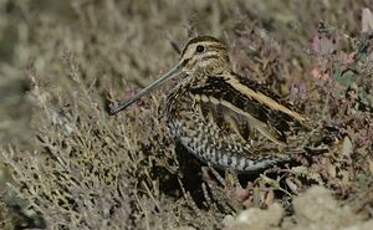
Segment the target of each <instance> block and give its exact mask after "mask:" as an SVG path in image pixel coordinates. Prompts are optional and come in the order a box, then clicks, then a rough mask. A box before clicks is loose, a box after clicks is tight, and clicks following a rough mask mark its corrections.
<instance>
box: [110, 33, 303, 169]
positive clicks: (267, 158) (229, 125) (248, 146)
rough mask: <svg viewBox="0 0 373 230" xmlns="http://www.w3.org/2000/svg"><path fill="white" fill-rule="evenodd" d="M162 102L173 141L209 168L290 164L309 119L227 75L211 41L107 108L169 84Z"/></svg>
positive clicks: (200, 40) (222, 52) (223, 57)
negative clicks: (167, 91)
mask: <svg viewBox="0 0 373 230" xmlns="http://www.w3.org/2000/svg"><path fill="white" fill-rule="evenodd" d="M174 78H179V81H178V83H177V85H176V87H174V88H173V89H172V90H171V91H170V93H169V94H168V95H167V98H166V102H165V118H166V119H165V120H166V123H167V127H168V129H169V131H170V133H171V135H172V136H173V138H175V140H176V141H177V142H178V143H181V144H182V145H183V146H184V147H185V148H186V149H187V150H188V152H190V153H191V154H192V155H194V156H195V157H196V158H198V159H199V160H200V161H202V162H204V163H206V164H208V165H209V166H212V167H215V168H218V169H223V170H230V171H233V172H237V173H253V172H257V171H259V170H262V169H266V168H269V167H271V166H274V165H276V164H281V163H285V162H289V161H292V160H293V159H294V155H296V152H297V151H298V150H299V148H297V147H299V146H297V145H300V144H299V141H296V140H297V138H296V137H297V136H298V135H302V134H304V133H307V132H309V129H310V127H309V123H310V122H309V119H308V118H307V117H305V116H304V115H303V114H301V113H300V112H299V111H297V110H296V109H295V108H294V106H292V105H291V103H289V102H288V101H287V100H286V99H285V98H282V97H280V96H278V95H277V94H275V93H274V92H272V91H271V90H270V88H268V87H267V86H266V85H264V84H260V83H258V82H256V81H254V80H252V79H250V78H249V77H247V76H241V75H239V74H237V73H235V72H234V71H233V69H232V64H231V61H230V58H229V52H228V48H227V46H226V44H225V43H224V42H222V41H221V40H219V39H217V38H215V37H213V36H197V37H194V38H192V39H190V40H189V41H188V42H187V43H186V45H185V46H184V49H183V50H182V52H181V54H180V59H179V61H178V63H177V64H176V65H175V66H174V67H173V68H171V69H170V70H169V71H168V72H167V73H166V74H164V75H163V76H161V77H160V78H159V79H158V80H156V81H154V82H153V83H151V84H150V85H149V86H147V87H145V88H144V89H142V90H141V91H140V92H139V93H138V94H136V95H135V96H133V97H132V98H130V99H128V100H123V101H121V102H119V103H116V104H115V105H114V106H111V107H110V109H109V114H110V115H114V114H117V113H118V112H120V111H122V110H124V109H126V108H127V107H129V106H130V105H132V104H133V103H135V102H136V101H138V100H139V99H140V98H141V97H143V96H145V95H147V94H149V93H151V92H152V91H153V90H155V89H157V88H159V87H161V86H162V85H163V83H165V82H166V81H168V80H170V79H174Z"/></svg>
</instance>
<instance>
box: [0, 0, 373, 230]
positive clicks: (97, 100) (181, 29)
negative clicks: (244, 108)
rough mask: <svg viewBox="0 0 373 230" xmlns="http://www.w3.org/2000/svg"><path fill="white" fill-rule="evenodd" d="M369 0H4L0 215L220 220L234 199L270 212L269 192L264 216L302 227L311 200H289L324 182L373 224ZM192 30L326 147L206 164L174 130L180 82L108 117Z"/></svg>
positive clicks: (8, 219)
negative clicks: (325, 131) (280, 100)
mask: <svg viewBox="0 0 373 230" xmlns="http://www.w3.org/2000/svg"><path fill="white" fill-rule="evenodd" d="M368 3H369V1H368V0H366V1H364V0H359V1H352V0H351V1H347V0H344V1H338V3H335V2H331V1H316V2H314V1H291V0H288V1H281V3H280V2H278V3H277V2H276V3H275V2H273V1H265V2H264V3H259V2H256V1H228V0H220V1H215V2H210V1H197V0H195V1H166V0H157V1H145V0H140V1H115V0H106V1H94V0H74V1H53V3H52V2H51V1H47V0H37V1H35V0H34V1H31V0H28V1H25V0H2V1H0V11H1V13H0V31H1V32H0V75H1V79H0V103H1V105H0V119H1V120H0V144H1V146H2V147H1V148H0V159H1V162H2V164H1V165H0V183H1V184H0V195H1V202H0V228H1V229H13V228H21V227H47V228H48V229H175V228H176V227H179V228H180V229H188V228H187V227H191V228H196V229H216V228H219V229H220V228H224V227H226V228H228V229H230V228H233V227H234V224H232V222H229V221H227V220H229V219H230V221H233V223H234V221H235V217H233V216H235V215H236V213H240V212H241V211H242V210H243V209H248V210H252V212H250V213H254V214H250V215H254V217H255V215H259V216H264V217H265V216H266V215H267V216H268V214H266V212H267V211H266V210H267V209H266V208H268V207H269V209H268V213H270V215H272V214H273V213H274V215H275V216H276V218H277V219H276V220H273V222H270V223H272V224H271V226H267V225H263V223H264V222H265V221H267V220H266V218H263V222H261V223H258V226H264V227H263V228H264V229H270V228H273V229H281V228H284V229H286V228H289V226H290V227H292V228H294V229H302V227H310V226H311V223H309V222H307V221H305V220H304V218H309V216H308V214H307V213H306V212H307V210H308V205H307V201H304V199H303V203H302V198H300V200H301V201H298V202H297V201H296V202H295V203H293V200H294V199H295V200H297V199H298V194H301V193H303V192H304V191H306V190H307V189H308V188H310V187H312V186H313V185H321V186H324V187H326V188H327V189H329V192H326V191H324V190H323V192H321V193H322V194H321V193H320V194H321V195H320V197H322V198H320V199H326V200H327V201H328V200H329V201H330V202H331V203H332V204H333V205H334V206H333V207H334V208H336V207H348V209H349V211H348V212H346V213H347V214H349V215H350V214H351V215H350V216H351V218H352V219H353V220H351V221H349V222H348V224H346V225H351V226H365V225H366V226H368V225H369V224H371V222H365V221H366V220H367V219H369V218H372V215H373V213H372V207H373V194H372V190H373V179H372V173H373V157H372V155H373V154H372V153H373V150H372V148H373V141H372V138H371V136H372V132H373V127H372V123H373V116H372V113H373V111H372V107H373V105H372V104H373V92H372V91H371V87H370V86H371V85H373V80H372V79H373V77H372V73H373V72H372V71H373V68H372V66H373V65H372V61H373V53H372V52H373V40H372V36H371V35H370V36H369V35H368V34H363V33H361V12H362V9H363V8H364V7H368ZM369 7H371V6H369ZM371 10H373V9H371ZM321 20H322V21H324V23H323V24H319V22H320V21H321ZM194 34H211V35H214V36H217V37H220V38H222V39H224V40H225V41H227V42H228V43H229V46H230V48H231V56H232V60H233V62H234V68H235V70H236V71H237V72H239V73H241V74H243V75H246V76H248V77H251V78H253V79H255V80H258V81H262V82H265V83H268V84H269V85H270V86H271V87H272V88H273V90H275V91H277V93H279V94H282V95H283V96H287V97H288V98H289V99H290V100H292V101H293V103H294V104H296V105H297V106H298V107H299V108H301V109H302V110H303V111H304V112H305V113H306V114H307V115H308V116H309V117H311V118H312V119H314V120H315V121H317V122H316V124H318V125H320V126H321V125H325V124H326V125H328V126H331V127H337V128H338V129H339V130H341V131H342V132H343V133H344V134H346V137H345V138H342V139H341V140H340V143H339V144H337V145H336V146H334V147H333V148H332V149H331V150H330V151H329V152H327V153H325V154H322V155H317V156H311V157H303V158H302V157H300V158H301V159H300V161H302V162H304V163H303V164H302V165H298V166H296V167H292V168H281V169H279V168H274V169H270V170H267V171H265V172H263V174H260V175H253V176H250V177H249V178H247V177H244V178H241V177H240V178H235V177H234V176H232V175H229V174H227V175H224V174H221V173H220V172H215V174H214V173H211V171H209V172H207V171H206V170H204V169H202V170H201V165H200V164H199V163H198V162H197V161H196V160H194V159H191V157H190V156H189V155H187V154H185V151H184V150H183V149H182V148H180V146H175V143H174V142H173V140H172V139H171V138H170V137H169V134H168V131H167V129H166V127H165V125H164V121H163V117H162V116H163V109H164V105H163V101H164V98H165V96H166V94H165V93H164V92H166V91H167V89H169V88H170V87H172V84H175V83H169V84H168V85H167V86H165V87H164V90H162V91H161V92H157V93H154V94H153V96H151V97H147V98H144V99H143V101H142V102H141V103H139V104H138V105H137V106H134V107H133V108H131V109H130V110H129V111H127V112H125V113H122V114H120V115H119V116H116V117H114V118H113V117H108V115H107V114H106V112H105V106H106V105H107V103H108V100H112V99H120V98H124V97H128V96H130V95H132V94H133V93H134V91H136V90H138V89H139V88H141V87H144V86H145V85H147V84H148V83H149V82H151V81H152V80H154V79H156V78H157V77H158V76H159V75H160V73H163V72H165V71H166V70H167V68H168V67H170V66H171V65H173V64H175V63H176V60H177V58H178V57H177V52H175V51H174V50H173V48H172V46H171V43H174V44H176V45H177V46H182V44H183V43H184V42H185V41H186V40H187V38H188V37H189V36H192V35H194ZM8 143H10V144H8ZM219 173H220V174H219ZM11 175H12V176H11ZM238 179H239V181H238ZM310 194H311V195H309V196H311V197H312V194H313V193H310ZM314 194H316V195H314V196H318V195H319V193H317V192H316V193H314ZM325 194H326V195H325ZM305 196H306V197H307V195H305ZM325 197H326V198H325ZM298 200H299V199H298ZM277 204H281V206H282V207H278V206H277ZM302 204H304V205H302ZM274 205H275V206H274ZM273 207H274V208H273ZM254 208H255V209H254ZM256 208H261V209H264V211H261V210H259V209H256ZM294 210H295V211H294ZM255 213H258V214H255ZM304 213H306V214H304ZM325 215H327V214H325ZM331 215H333V218H334V219H333V220H336V221H338V220H340V219H343V218H345V216H344V215H345V213H344V214H343V215H342V214H341V215H339V214H338V213H336V214H331ZM302 218H303V219H302ZM258 219H261V218H259V217H258ZM237 221H238V222H239V220H237ZM315 221H316V222H317V221H319V219H317V218H316V219H315ZM238 222H237V223H238ZM290 222H291V225H290ZM320 222H322V221H320ZM239 224H241V223H239ZM232 226H233V227H232ZM311 227H312V226H311ZM311 227H310V228H311ZM338 227H339V226H337V225H335V226H334V229H337V228H338ZM368 227H369V226H368Z"/></svg>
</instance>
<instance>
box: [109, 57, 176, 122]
mask: <svg viewBox="0 0 373 230" xmlns="http://www.w3.org/2000/svg"><path fill="white" fill-rule="evenodd" d="M182 68H183V63H182V62H180V63H178V64H177V65H176V66H175V67H173V68H172V69H171V70H170V71H168V72H167V73H166V74H164V75H163V76H162V77H161V78H159V79H158V80H156V81H154V82H153V83H152V84H150V85H148V86H147V87H145V88H144V89H142V90H141V91H140V92H139V93H138V94H136V95H135V96H133V97H132V98H130V99H129V100H125V101H121V102H119V104H118V105H117V106H115V107H113V108H110V111H109V114H110V115H115V114H117V113H119V112H120V111H122V110H124V109H126V108H127V107H128V106H130V105H132V104H133V103H135V102H136V101H138V100H139V99H140V98H141V97H142V96H144V95H146V94H148V93H150V92H151V91H153V90H154V89H156V88H158V87H159V86H161V85H162V83H164V82H165V81H167V80H169V79H172V78H174V77H175V76H177V75H178V74H179V73H180V72H181V70H182Z"/></svg>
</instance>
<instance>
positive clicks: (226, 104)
mask: <svg viewBox="0 0 373 230" xmlns="http://www.w3.org/2000/svg"><path fill="white" fill-rule="evenodd" d="M189 91H190V93H191V95H192V96H193V98H194V100H195V101H196V102H198V103H199V104H200V105H201V110H202V112H203V113H204V116H206V117H207V118H211V119H214V122H216V123H217V124H218V125H219V127H220V128H221V129H222V130H229V131H231V132H235V133H237V134H239V135H240V136H241V137H243V138H249V135H251V134H253V133H259V134H261V135H262V136H264V137H266V138H267V139H269V140H271V141H273V142H274V143H276V144H285V143H286V140H287V138H286V137H287V133H288V132H290V131H292V129H293V128H294V127H302V124H303V123H304V122H305V121H306V118H304V117H303V116H302V115H301V114H299V113H297V112H296V111H294V110H293V109H292V108H291V107H290V106H289V105H288V104H286V103H285V102H283V101H281V98H280V97H278V96H276V95H275V94H273V93H272V92H271V91H270V90H268V89H267V88H266V87H265V86H263V85H260V84H258V83H255V82H253V81H250V80H248V79H245V78H242V77H240V76H237V75H235V74H229V75H227V74H224V75H221V76H209V77H208V78H207V79H206V80H205V81H204V83H203V84H202V85H201V84H199V85H196V86H194V87H191V88H190V90H189Z"/></svg>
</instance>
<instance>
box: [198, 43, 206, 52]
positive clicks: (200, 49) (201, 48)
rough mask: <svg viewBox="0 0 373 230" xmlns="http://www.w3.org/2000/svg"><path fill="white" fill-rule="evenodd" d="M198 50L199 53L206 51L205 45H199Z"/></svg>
mask: <svg viewBox="0 0 373 230" xmlns="http://www.w3.org/2000/svg"><path fill="white" fill-rule="evenodd" d="M196 51H197V53H202V52H203V51H205V47H203V46H201V45H198V46H197V48H196Z"/></svg>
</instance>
